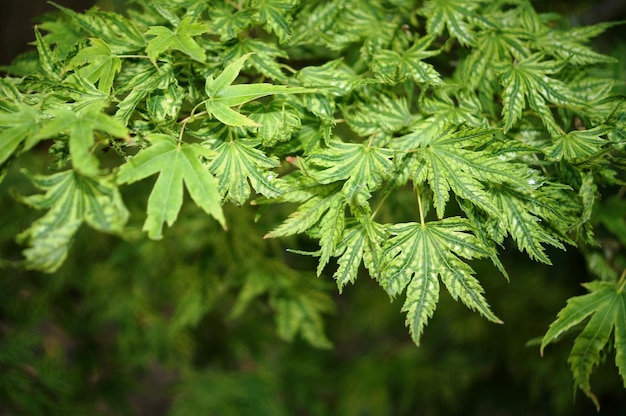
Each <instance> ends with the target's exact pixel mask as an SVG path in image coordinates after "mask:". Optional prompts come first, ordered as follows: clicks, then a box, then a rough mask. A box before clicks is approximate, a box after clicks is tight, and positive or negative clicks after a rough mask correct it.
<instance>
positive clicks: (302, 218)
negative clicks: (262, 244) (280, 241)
mask: <svg viewBox="0 0 626 416" xmlns="http://www.w3.org/2000/svg"><path fill="white" fill-rule="evenodd" d="M346 205H347V202H346V200H345V196H344V194H343V193H342V192H339V189H338V187H337V186H333V185H329V186H328V187H327V188H326V190H325V191H323V193H321V195H317V196H314V197H312V198H310V199H308V200H307V201H306V202H304V203H303V204H302V205H300V206H299V207H298V209H297V210H296V211H295V212H294V213H292V214H291V215H289V218H287V220H285V221H284V222H283V223H282V224H281V225H279V226H278V227H276V228H275V229H274V230H272V231H270V232H269V233H267V234H266V235H265V238H274V237H283V236H288V235H294V234H299V233H303V232H305V231H308V230H313V229H314V230H315V235H316V236H317V237H318V239H319V244H320V251H319V252H318V253H315V254H319V256H320V260H319V264H318V267H317V274H318V275H320V274H321V273H322V271H323V269H324V267H325V266H326V264H327V263H328V260H330V258H331V257H332V256H333V255H334V253H335V251H336V249H337V245H338V244H339V242H340V241H341V237H342V233H343V229H344V227H345V210H346Z"/></svg>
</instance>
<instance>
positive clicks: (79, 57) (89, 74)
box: [70, 38, 122, 94]
mask: <svg viewBox="0 0 626 416" xmlns="http://www.w3.org/2000/svg"><path fill="white" fill-rule="evenodd" d="M90 45H91V46H88V47H86V48H84V49H81V50H80V51H79V52H78V53H77V54H76V56H74V58H72V60H71V61H70V66H73V67H74V68H77V69H78V71H79V72H80V74H81V75H82V76H83V77H85V78H86V79H88V80H89V81H90V82H92V83H94V84H95V83H96V82H97V83H98V89H99V90H100V91H102V92H105V93H107V94H109V93H110V92H111V87H112V86H113V81H114V79H115V75H116V74H117V73H118V72H120V70H121V69H122V61H121V60H120V58H118V57H117V56H115V55H114V54H113V53H112V52H111V48H109V45H107V44H106V43H105V42H104V41H102V40H100V39H97V38H92V39H90ZM84 64H87V65H85V66H82V65H84ZM81 66H82V67H81Z"/></svg>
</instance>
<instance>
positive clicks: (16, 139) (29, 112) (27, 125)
mask: <svg viewBox="0 0 626 416" xmlns="http://www.w3.org/2000/svg"><path fill="white" fill-rule="evenodd" d="M16 110H17V111H15V112H6V113H5V112H0V133H1V136H2V139H1V140H0V166H2V164H3V163H4V162H6V160H7V159H9V158H10V157H11V156H12V155H13V153H14V152H15V151H16V150H17V149H18V148H19V146H20V145H21V144H22V143H23V144H24V147H23V149H22V151H28V150H30V149H31V148H32V147H33V146H34V145H35V144H37V142H38V140H36V136H35V133H36V132H37V130H38V129H39V126H40V120H39V115H38V114H37V112H36V111H35V110H34V109H33V108H32V107H30V106H28V105H26V104H22V103H19V104H18V105H17V108H16Z"/></svg>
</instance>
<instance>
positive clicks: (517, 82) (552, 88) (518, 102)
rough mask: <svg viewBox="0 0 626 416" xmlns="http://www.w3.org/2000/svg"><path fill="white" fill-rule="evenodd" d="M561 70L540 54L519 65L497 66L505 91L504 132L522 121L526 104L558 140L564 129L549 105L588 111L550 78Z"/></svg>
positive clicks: (568, 90) (514, 63) (511, 63)
mask: <svg viewBox="0 0 626 416" xmlns="http://www.w3.org/2000/svg"><path fill="white" fill-rule="evenodd" d="M562 67H563V64H561V63H558V62H555V61H544V60H543V55H541V54H534V55H531V56H528V57H527V58H523V59H520V60H519V61H517V62H506V63H500V64H497V65H495V69H496V71H497V72H498V73H499V74H500V83H501V84H502V86H503V87H504V91H503V92H502V104H503V106H502V117H503V121H504V129H505V131H508V130H510V129H511V128H512V127H513V126H514V125H515V123H516V122H517V121H518V120H519V119H520V118H521V117H522V111H524V109H525V108H526V100H528V105H529V106H530V107H531V108H532V109H533V110H535V111H536V112H537V113H538V114H539V116H540V117H541V119H542V121H543V123H544V125H545V126H546V128H547V129H548V130H549V131H550V133H551V134H552V135H553V136H558V135H559V134H560V130H561V129H560V127H559V126H558V125H557V123H556V121H555V120H554V117H553V116H552V113H551V112H550V110H549V108H548V107H547V105H546V101H548V102H551V103H554V104H558V105H562V106H566V107H573V106H577V107H586V104H585V103H584V102H583V101H581V100H580V99H579V98H578V97H576V96H575V95H574V94H573V93H572V91H571V90H570V89H569V88H568V86H567V85H566V84H565V83H564V82H563V81H561V80H558V79H555V78H552V77H549V76H548V75H549V74H553V73H555V72H558V71H560V70H561V69H562Z"/></svg>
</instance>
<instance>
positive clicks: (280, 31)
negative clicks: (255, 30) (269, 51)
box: [251, 0, 298, 42]
mask: <svg viewBox="0 0 626 416" xmlns="http://www.w3.org/2000/svg"><path fill="white" fill-rule="evenodd" d="M297 3H298V1H297V0H287V1H285V0H252V1H251V7H252V9H253V10H255V12H254V13H253V15H252V17H253V18H255V19H257V20H258V21H259V22H260V23H264V24H265V26H266V27H267V28H269V29H271V31H273V32H274V33H276V36H278V39H279V40H280V42H285V41H286V40H287V39H289V37H290V36H291V24H290V23H291V18H290V16H289V15H288V14H287V13H289V11H290V10H291V9H292V8H293V7H294V6H295V5H296V4H297Z"/></svg>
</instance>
